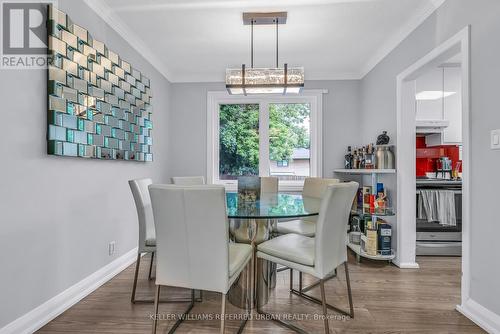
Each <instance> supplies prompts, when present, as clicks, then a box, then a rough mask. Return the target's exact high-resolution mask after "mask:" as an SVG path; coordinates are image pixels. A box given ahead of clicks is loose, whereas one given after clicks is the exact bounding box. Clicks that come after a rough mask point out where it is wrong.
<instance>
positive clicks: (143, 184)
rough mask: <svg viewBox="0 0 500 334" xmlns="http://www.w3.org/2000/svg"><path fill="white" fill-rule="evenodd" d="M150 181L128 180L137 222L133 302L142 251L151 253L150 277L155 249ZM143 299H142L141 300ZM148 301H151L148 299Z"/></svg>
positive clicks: (133, 300)
mask: <svg viewBox="0 0 500 334" xmlns="http://www.w3.org/2000/svg"><path fill="white" fill-rule="evenodd" d="M151 183H152V181H151V179H147V178H146V179H136V180H130V181H128V184H129V186H130V190H131V191H132V195H133V196H134V202H135V207H136V210H137V221H138V223H139V241H138V248H137V261H136V263H135V275H134V283H133V286H132V297H131V299H130V301H131V302H132V303H135V302H136V301H138V300H136V299H135V292H136V288H137V276H138V275H139V267H140V265H141V256H142V254H143V253H151V263H150V264H149V275H148V276H149V279H151V270H152V268H153V259H154V253H155V251H156V236H155V226H154V221H153V210H152V208H151V199H150V198H149V191H148V186H149V185H150V184H151ZM141 301H143V300H141ZM148 302H153V300H149V301H148Z"/></svg>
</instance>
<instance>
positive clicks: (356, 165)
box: [352, 147, 359, 169]
mask: <svg viewBox="0 0 500 334" xmlns="http://www.w3.org/2000/svg"><path fill="white" fill-rule="evenodd" d="M352 168H354V169H358V168H359V155H358V149H357V148H356V147H355V148H354V155H353V157H352Z"/></svg>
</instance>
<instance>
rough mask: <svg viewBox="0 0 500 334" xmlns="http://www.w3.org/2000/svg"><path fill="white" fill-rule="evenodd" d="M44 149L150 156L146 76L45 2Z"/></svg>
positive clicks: (119, 156) (85, 154) (58, 152)
mask: <svg viewBox="0 0 500 334" xmlns="http://www.w3.org/2000/svg"><path fill="white" fill-rule="evenodd" d="M48 18H49V21H48V29H49V33H48V46H49V52H50V54H51V56H52V58H53V61H52V64H51V65H49V68H48V87H47V88H48V89H47V90H48V118H47V119H48V130H47V139H48V154H53V155H59V156H72V157H84V158H97V159H112V160H132V161H153V154H152V150H151V148H152V133H151V132H152V128H153V124H152V119H151V113H152V107H151V88H150V80H149V79H148V78H147V77H145V76H144V75H143V74H142V73H141V72H139V71H138V70H136V69H135V68H134V67H132V66H131V65H130V64H129V63H128V62H126V61H124V60H122V59H121V58H120V56H119V55H118V54H116V53H115V52H113V51H111V50H109V49H108V48H107V47H106V45H104V43H102V42H99V41H97V40H95V39H93V38H92V36H91V35H90V33H89V32H88V31H87V30H86V29H84V28H82V27H80V26H78V25H76V24H75V23H73V22H72V21H71V19H70V18H69V17H68V16H67V15H66V14H65V13H63V12H61V11H60V10H58V9H57V8H55V7H53V6H49V15H48Z"/></svg>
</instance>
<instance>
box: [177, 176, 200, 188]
mask: <svg viewBox="0 0 500 334" xmlns="http://www.w3.org/2000/svg"><path fill="white" fill-rule="evenodd" d="M172 183H173V184H176V185H178V186H199V185H202V184H205V178H204V177H203V176H174V177H173V178H172Z"/></svg>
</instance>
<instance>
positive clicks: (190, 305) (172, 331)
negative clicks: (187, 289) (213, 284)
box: [168, 290, 194, 334]
mask: <svg viewBox="0 0 500 334" xmlns="http://www.w3.org/2000/svg"><path fill="white" fill-rule="evenodd" d="M193 307H194V290H191V303H190V304H189V306H188V308H187V309H186V311H184V313H183V314H182V315H180V316H177V321H176V322H175V324H174V325H173V326H172V328H171V329H170V330H169V331H168V334H172V333H174V332H175V330H176V329H177V327H179V326H180V325H181V323H182V322H183V321H184V320H185V319H186V318H187V315H188V314H189V312H191V310H192V309H193Z"/></svg>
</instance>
